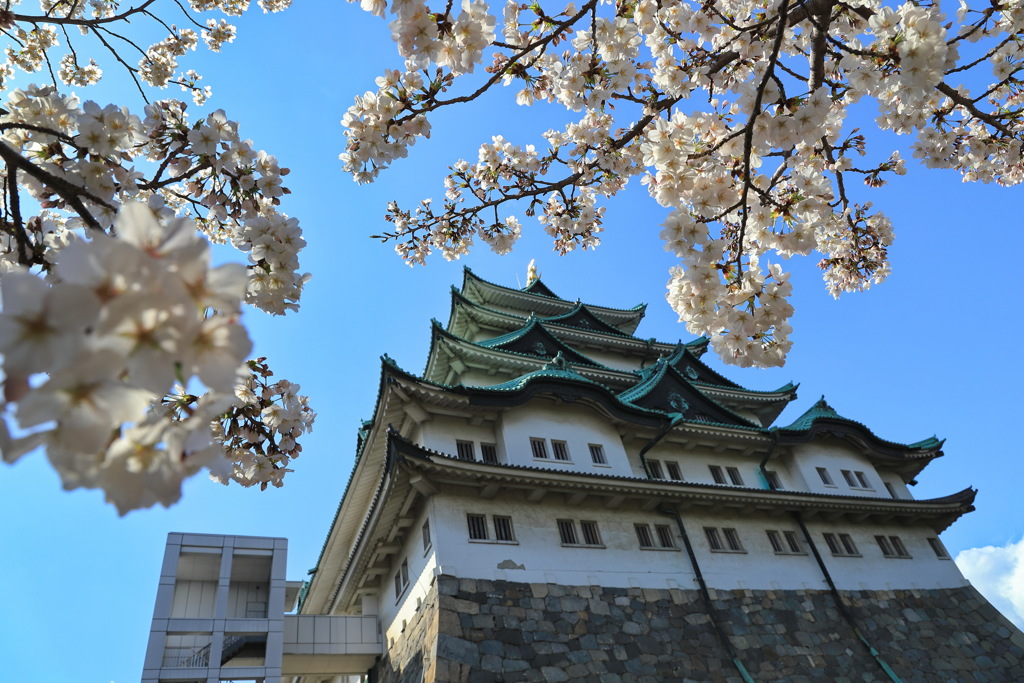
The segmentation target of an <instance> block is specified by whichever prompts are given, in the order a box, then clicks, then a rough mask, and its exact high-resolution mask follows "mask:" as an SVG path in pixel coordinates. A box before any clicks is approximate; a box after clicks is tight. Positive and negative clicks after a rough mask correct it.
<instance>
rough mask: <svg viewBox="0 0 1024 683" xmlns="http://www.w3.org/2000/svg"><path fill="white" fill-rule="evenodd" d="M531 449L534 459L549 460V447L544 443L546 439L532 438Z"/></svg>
mask: <svg viewBox="0 0 1024 683" xmlns="http://www.w3.org/2000/svg"><path fill="white" fill-rule="evenodd" d="M530 448H532V449H533V457H535V458H539V459H541V460H547V457H548V445H547V444H546V443H545V442H544V439H538V438H536V437H532V436H531V437H530Z"/></svg>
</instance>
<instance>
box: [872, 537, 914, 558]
mask: <svg viewBox="0 0 1024 683" xmlns="http://www.w3.org/2000/svg"><path fill="white" fill-rule="evenodd" d="M875 542H876V543H878V547H879V548H881V550H882V554H883V555H885V556H886V557H900V558H908V557H910V553H908V552H907V547H906V546H905V545H903V540H902V539H901V538H900V537H899V536H889V537H885V536H875Z"/></svg>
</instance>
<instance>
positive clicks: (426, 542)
mask: <svg viewBox="0 0 1024 683" xmlns="http://www.w3.org/2000/svg"><path fill="white" fill-rule="evenodd" d="M429 548H430V520H429V519H428V520H427V521H426V522H423V549H424V550H427V549H429Z"/></svg>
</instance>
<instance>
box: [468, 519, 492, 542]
mask: <svg viewBox="0 0 1024 683" xmlns="http://www.w3.org/2000/svg"><path fill="white" fill-rule="evenodd" d="M466 524H467V525H468V526H469V538H470V540H471V541H486V540H487V517H486V516H485V515H474V514H467V515H466Z"/></svg>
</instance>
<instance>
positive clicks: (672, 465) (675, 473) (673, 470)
mask: <svg viewBox="0 0 1024 683" xmlns="http://www.w3.org/2000/svg"><path fill="white" fill-rule="evenodd" d="M665 469H667V470H668V478H669V479H671V480H672V481H682V480H683V473H682V472H680V471H679V463H677V462H666V463H665Z"/></svg>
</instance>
